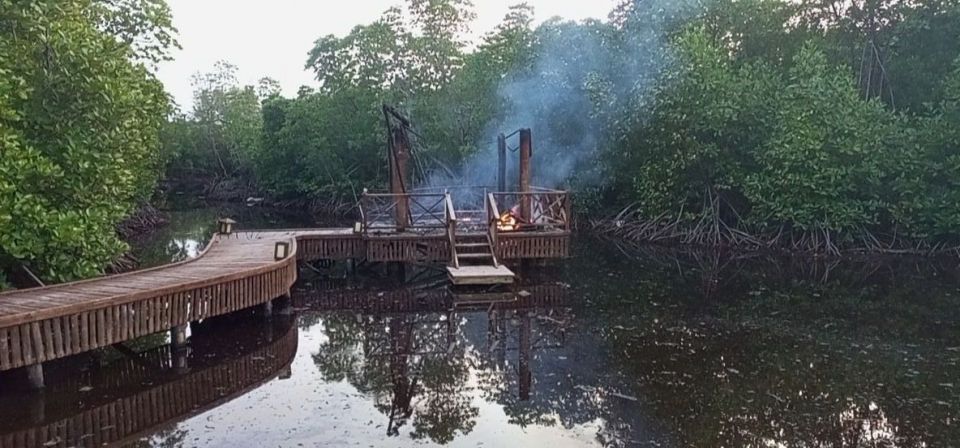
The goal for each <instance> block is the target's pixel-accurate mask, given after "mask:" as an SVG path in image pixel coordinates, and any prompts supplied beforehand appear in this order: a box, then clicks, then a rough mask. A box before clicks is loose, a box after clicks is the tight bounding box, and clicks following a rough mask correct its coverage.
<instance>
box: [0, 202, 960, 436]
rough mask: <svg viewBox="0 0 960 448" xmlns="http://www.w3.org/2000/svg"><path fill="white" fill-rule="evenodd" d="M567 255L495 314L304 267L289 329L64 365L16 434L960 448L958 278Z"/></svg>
mask: <svg viewBox="0 0 960 448" xmlns="http://www.w3.org/2000/svg"><path fill="white" fill-rule="evenodd" d="M206 213H209V211H204V212H197V215H196V216H199V217H198V218H196V222H197V223H202V222H208V221H210V219H209V217H210V215H209V214H206ZM251 213H253V212H251ZM185 216H186V215H185ZM269 220H270V219H268V221H269ZM277 224H278V226H284V225H285V224H286V223H282V222H281V223H277ZM292 224H296V223H292ZM181 225H185V227H183V228H181V227H180V226H181ZM201 225H203V224H196V223H193V224H191V223H190V221H189V220H186V219H184V220H182V222H181V221H179V220H176V218H175V221H174V225H173V226H171V227H170V228H169V229H168V230H166V231H165V232H166V233H164V234H158V235H157V237H156V239H155V240H153V241H154V242H155V243H156V245H155V246H154V247H166V248H168V249H169V250H167V251H166V252H164V253H167V254H169V255H171V258H175V257H177V256H181V255H180V254H181V253H182V252H183V251H182V250H181V251H178V250H175V248H180V247H184V246H187V245H185V244H183V241H188V240H194V241H198V242H199V241H202V239H203V235H205V234H206V232H205V230H199V226H201ZM181 229H182V230H181ZM175 241H179V242H175ZM144 247H145V249H144V250H152V249H149V245H145V246H144ZM574 252H575V256H574V257H573V258H572V259H570V260H567V261H565V262H560V263H553V264H552V266H551V267H547V268H540V269H534V270H530V271H527V273H526V278H525V279H524V281H523V284H522V285H521V286H519V287H517V288H516V290H515V291H513V292H511V293H509V294H505V295H499V296H497V295H486V296H478V295H453V294H450V293H447V292H446V291H445V289H444V286H443V282H442V275H440V274H439V272H436V271H431V270H414V271H413V272H410V273H408V277H409V278H408V283H407V284H406V285H403V286H399V285H396V282H395V281H386V280H383V279H382V278H381V277H380V276H381V275H382V273H381V272H379V271H378V270H377V269H375V268H372V267H371V268H368V269H363V268H362V269H360V272H359V276H357V277H354V278H350V279H347V278H339V277H341V272H342V269H340V268H339V267H337V266H334V267H332V268H330V269H326V268H324V267H320V268H319V269H318V270H319V273H318V272H315V271H314V270H311V269H303V270H302V273H301V274H302V276H303V278H302V281H301V282H300V284H299V285H298V288H297V291H296V293H295V297H294V299H293V302H294V310H295V312H294V314H293V315H291V316H277V317H274V318H273V319H272V320H270V321H267V320H265V319H264V318H262V317H261V316H257V315H255V313H243V315H238V316H230V317H228V318H226V319H217V320H215V321H212V322H207V323H205V324H204V325H202V326H197V327H196V329H195V330H194V331H193V335H192V336H191V346H192V351H191V352H190V354H189V356H188V358H187V359H173V357H171V355H170V353H169V352H167V351H165V350H166V349H165V348H164V347H163V346H159V347H157V348H152V349H151V348H144V349H143V350H144V354H142V355H141V358H142V362H137V361H132V360H130V359H129V358H122V357H120V358H117V360H115V361H113V362H105V361H100V362H99V363H93V362H86V363H84V364H83V365H84V366H85V367H84V368H83V370H82V374H79V375H78V374H76V372H77V371H78V370H77V368H76V366H75V365H70V366H67V365H64V366H63V367H62V368H61V371H59V373H58V371H57V368H58V367H59V366H51V369H50V370H51V373H50V374H49V376H50V377H51V383H52V384H51V387H50V388H49V390H48V391H47V392H46V394H45V395H43V396H33V397H29V396H24V395H20V394H17V393H13V392H9V393H7V394H6V395H5V396H4V399H5V400H6V401H4V402H2V403H0V404H2V407H0V409H4V410H5V412H4V414H8V418H4V419H0V434H17V436H18V437H20V436H23V437H26V435H24V434H42V435H43V436H39V435H38V436H35V437H36V439H35V440H36V442H37V443H35V444H34V446H43V445H44V444H45V443H49V444H48V445H47V446H72V445H92V444H100V443H119V444H128V445H133V446H360V447H369V446H374V447H380V446H384V447H417V446H436V445H447V446H458V447H460V446H467V447H478V446H482V447H501V446H522V447H549V448H561V447H590V446H596V447H602V446H613V447H633V446H637V447H647V446H650V447H673V446H678V447H687V446H691V447H721V446H727V447H741V446H743V447H795V446H798V447H894V446H896V447H949V446H957V445H960V429H958V422H957V418H958V415H960V412H958V411H960V409H958V408H960V326H958V323H960V306H958V305H960V290H958V287H960V278H958V272H960V271H958V267H957V264H956V261H954V260H946V261H939V262H930V261H919V262H918V261H915V260H905V259H900V260H886V261H859V262H858V261H846V262H843V263H809V262H797V261H794V262H791V261H789V260H773V259H741V260H737V259H731V258H729V257H718V256H712V255H699V256H697V255H690V254H687V255H680V254H677V253H672V252H656V253H654V252H642V251H638V250H635V249H631V250H626V249H621V248H618V247H617V246H615V245H613V244H610V243H607V242H602V241H597V240H592V239H590V238H588V237H579V238H576V239H575V244H574ZM158 257H160V256H159V255H158ZM327 273H329V275H325V274H327ZM64 364H66V363H64ZM91 365H93V366H94V367H90V366H91ZM145 366H149V368H147V367H145ZM12 409H15V411H11V410H12ZM71 425H73V426H71ZM43 428H46V430H47V432H46V433H43V432H42V431H43ZM51 428H74V429H73V430H71V431H72V432H70V431H66V432H63V431H62V432H60V433H54V432H50V431H51ZM0 440H4V439H2V438H0ZM0 444H4V443H0ZM4 446H6V445H5V444H4Z"/></svg>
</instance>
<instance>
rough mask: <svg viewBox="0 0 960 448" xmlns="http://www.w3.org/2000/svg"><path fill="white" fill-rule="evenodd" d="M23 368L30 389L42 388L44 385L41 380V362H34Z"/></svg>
mask: <svg viewBox="0 0 960 448" xmlns="http://www.w3.org/2000/svg"><path fill="white" fill-rule="evenodd" d="M24 369H26V370H27V384H29V385H30V388H31V389H43V388H44V387H45V386H46V384H45V382H44V380H43V364H34V365H31V366H27V367H24Z"/></svg>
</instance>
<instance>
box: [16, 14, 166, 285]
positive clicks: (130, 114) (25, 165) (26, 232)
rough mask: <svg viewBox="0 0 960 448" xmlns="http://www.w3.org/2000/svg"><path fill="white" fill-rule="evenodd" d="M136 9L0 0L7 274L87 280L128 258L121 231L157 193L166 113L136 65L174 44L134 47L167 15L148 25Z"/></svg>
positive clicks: (154, 85)
mask: <svg viewBox="0 0 960 448" xmlns="http://www.w3.org/2000/svg"><path fill="white" fill-rule="evenodd" d="M157 4H159V3H157ZM105 5H106V6H105ZM104 7H106V9H104ZM131 7H132V6H131V4H129V3H126V2H111V3H107V4H101V3H98V2H92V1H89V0H75V1H56V2H53V1H28V2H20V1H8V0H5V1H0V30H2V31H0V142H2V144H0V151H2V157H0V173H2V175H0V270H10V269H11V268H13V267H15V266H16V265H18V264H20V263H23V264H26V265H27V266H29V267H30V268H31V269H32V270H34V271H35V272H37V273H38V274H39V275H40V276H41V277H43V278H44V279H45V280H50V281H62V280H69V279H75V278H81V277H87V276H91V275H94V274H97V273H99V272H101V271H102V269H103V267H104V266H105V265H106V264H107V263H109V262H110V261H112V260H113V259H114V258H115V257H116V256H117V255H119V254H120V253H121V252H122V251H123V250H124V249H125V245H124V244H123V243H122V242H120V241H119V240H118V239H117V237H116V236H115V231H114V226H115V225H116V224H117V223H118V222H119V221H120V220H121V219H122V218H123V217H124V216H125V215H126V214H127V213H128V212H129V211H130V209H131V207H132V205H133V204H134V203H135V202H136V201H137V200H139V199H143V198H145V197H147V196H148V195H149V194H150V193H151V192H152V190H153V185H154V182H155V180H156V174H157V172H158V170H159V165H160V162H161V161H160V159H159V151H158V150H157V149H158V147H159V129H160V126H161V124H162V122H163V117H164V116H165V115H166V113H167V110H168V105H167V99H166V95H165V94H164V92H163V88H162V86H161V85H160V83H159V82H158V81H157V80H156V79H155V78H154V76H153V75H152V74H151V73H150V72H149V71H148V70H147V69H146V68H145V67H144V66H143V65H142V64H139V63H137V62H134V61H135V60H136V58H138V57H140V56H144V57H147V55H148V54H152V55H154V56H156V57H159V56H160V55H162V54H163V52H162V49H163V48H165V46H166V45H169V44H170V42H169V41H164V40H161V41H160V44H158V46H153V47H151V46H147V47H141V48H139V49H137V48H135V47H134V46H133V45H132V44H131V43H130V39H128V38H129V37H132V36H133V35H134V34H137V33H139V32H140V31H139V30H140V29H141V27H142V26H143V25H145V24H146V23H151V21H153V20H155V19H158V18H160V19H162V18H163V17H160V16H163V14H164V13H163V11H164V10H162V9H161V10H156V11H153V12H150V13H149V14H148V16H150V14H152V15H153V17H154V18H153V19H151V18H149V17H144V16H141V15H140V13H139V12H138V11H133V10H130V9H129V8H131ZM106 11H109V14H108V13H107V12H106ZM120 17H137V18H139V19H142V20H144V21H142V22H139V23H140V24H139V25H134V24H130V23H128V22H125V21H123V20H120V19H119V18H120ZM164 17H166V16H164ZM168 19H169V17H166V19H165V20H168ZM153 23H154V24H155V25H156V27H154V28H151V29H152V30H154V31H157V30H161V31H160V34H163V33H165V32H166V31H162V30H167V29H168V27H167V25H166V24H167V23H168V22H166V21H164V20H158V21H156V22H153ZM115 28H116V30H119V29H123V30H126V31H125V32H126V34H123V33H121V34H111V31H115ZM105 30H106V31H105ZM134 40H136V39H134ZM138 42H141V41H138Z"/></svg>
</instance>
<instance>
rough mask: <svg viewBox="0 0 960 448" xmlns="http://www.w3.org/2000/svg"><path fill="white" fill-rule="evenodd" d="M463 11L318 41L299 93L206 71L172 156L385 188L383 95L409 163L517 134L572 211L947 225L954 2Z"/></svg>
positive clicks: (482, 149) (286, 193)
mask: <svg viewBox="0 0 960 448" xmlns="http://www.w3.org/2000/svg"><path fill="white" fill-rule="evenodd" d="M473 17H474V14H473V12H472V5H471V3H470V2H469V1H467V0H408V1H406V2H405V3H404V4H403V5H401V6H398V7H394V8H391V9H388V10H387V11H385V12H384V13H383V15H382V16H381V17H380V18H379V19H378V20H376V21H375V22H373V23H370V24H367V25H360V26H357V27H355V28H354V29H353V30H352V31H351V32H350V33H349V34H347V35H346V36H342V37H337V36H325V37H322V38H320V39H318V40H317V41H316V42H315V43H314V47H313V49H312V50H311V51H310V53H309V55H308V59H307V61H306V67H307V68H308V69H310V70H313V72H314V73H315V76H316V79H317V80H318V81H319V87H318V88H317V89H316V90H312V89H308V88H303V89H302V90H301V92H300V94H299V95H298V96H297V97H296V98H282V97H280V96H279V94H278V93H279V88H278V86H277V85H276V84H275V83H271V82H270V81H263V82H261V83H260V84H259V85H258V86H256V87H252V86H251V87H241V86H239V85H238V83H237V82H236V79H235V76H234V70H235V68H233V67H232V66H229V65H226V64H224V65H221V66H219V67H218V68H217V70H216V71H215V72H214V73H213V74H210V75H206V76H201V77H198V78H197V82H196V87H197V94H196V105H195V109H194V111H193V113H192V116H190V117H189V118H187V117H178V118H176V119H174V120H173V121H172V122H171V123H170V125H169V126H168V128H167V130H166V135H168V137H169V138H165V142H166V146H167V148H168V150H167V151H168V152H170V153H173V154H176V155H177V156H175V157H174V163H173V164H171V167H172V168H171V171H172V172H176V171H177V170H178V169H179V170H180V171H182V172H193V173H206V174H205V175H206V176H211V177H218V178H219V177H228V176H248V177H255V178H256V179H257V180H258V181H259V184H260V186H261V187H263V188H264V189H266V190H268V191H269V192H270V193H272V194H273V195H275V196H279V197H287V198H294V197H307V198H309V199H323V200H330V201H331V202H351V201H352V200H353V199H354V198H355V196H356V194H357V192H358V191H360V190H361V189H362V188H377V187H379V186H380V185H382V184H383V183H384V182H385V181H386V176H385V174H384V172H385V170H384V166H385V164H386V161H385V155H384V153H385V150H384V135H383V126H382V115H381V112H380V107H381V105H382V104H384V103H387V104H391V105H396V106H397V107H398V108H399V109H400V110H402V111H403V112H404V113H405V114H407V115H408V116H409V117H410V118H411V119H412V121H413V123H414V124H415V125H416V127H417V135H418V137H417V139H416V142H415V144H416V147H417V148H416V149H417V154H418V158H419V160H418V162H419V164H420V165H419V166H418V167H419V168H423V169H421V170H420V171H419V172H418V174H421V175H424V176H430V175H431V174H432V173H431V171H433V172H434V173H437V172H443V173H458V172H459V173H464V177H471V176H472V175H473V174H475V173H472V171H477V170H479V169H488V168H489V167H478V165H476V164H475V162H476V161H477V159H478V157H479V158H481V159H482V156H483V154H485V153H486V152H489V151H490V149H491V147H492V145H493V142H492V138H493V136H494V135H495V134H496V133H497V132H500V131H505V130H509V129H515V128H516V127H521V126H522V127H531V128H533V129H534V131H535V133H536V136H537V137H536V141H537V144H536V147H537V149H536V153H535V154H536V157H539V159H538V163H541V164H545V163H547V164H549V165H546V166H548V167H549V168H547V169H541V170H538V171H536V174H535V175H536V176H537V177H539V178H540V179H541V180H543V179H547V183H548V184H549V185H567V186H570V187H572V188H573V189H574V190H576V191H577V193H578V200H579V201H578V207H577V208H578V209H580V210H591V211H596V210H597V209H602V208H603V207H604V206H610V205H615V206H622V205H627V204H634V206H635V210H639V212H640V213H641V214H642V215H643V216H644V217H647V218H649V219H655V218H659V219H662V220H666V219H669V220H670V221H669V222H676V223H684V224H692V225H696V223H701V222H706V220H713V221H712V222H716V223H721V222H722V223H723V224H724V225H729V226H732V227H734V228H737V229H738V230H749V231H760V232H771V233H772V232H778V231H779V230H780V229H785V230H787V231H797V232H800V233H809V232H814V233H818V232H822V233H823V234H829V235H837V236H840V237H841V238H846V239H847V241H850V239H851V238H854V237H857V238H859V237H860V236H861V234H863V233H864V231H868V232H881V233H887V234H889V235H907V236H910V237H914V238H926V239H936V240H948V239H958V238H960V234H958V231H957V228H958V226H960V214H958V212H956V210H958V209H960V207H957V205H958V203H960V197H958V196H957V195H956V193H955V192H956V191H957V190H958V188H956V187H957V186H958V183H960V178H958V177H957V175H956V174H955V173H956V172H957V168H960V156H958V155H957V154H956V148H957V147H958V144H960V135H957V131H956V130H955V129H954V127H955V126H953V125H952V124H953V123H956V122H957V121H958V120H960V100H958V99H957V98H960V69H958V68H956V67H953V68H951V65H950V62H951V61H953V60H954V59H956V58H957V57H958V56H960V44H958V42H960V40H958V39H954V38H952V37H957V36H960V20H956V19H957V18H958V17H960V2H958V1H956V0H942V1H936V2H913V1H902V0H879V1H871V2H849V1H843V0H805V1H800V2H791V1H785V0H716V1H712V2H702V1H699V0H683V1H674V2H667V1H643V2H639V1H633V0H623V1H621V2H619V5H618V6H617V7H616V8H615V9H614V10H613V11H612V12H611V14H610V17H609V20H607V21H597V20H587V21H583V22H564V21H562V20H559V19H551V20H547V21H545V22H543V23H542V24H541V25H539V26H537V27H536V28H534V27H532V23H533V11H532V9H531V8H530V7H529V6H527V5H525V4H520V5H517V6H514V7H512V8H511V9H510V11H509V13H508V14H507V16H506V17H505V18H504V20H503V21H502V22H501V24H500V25H499V26H498V27H497V28H496V29H495V30H493V31H492V32H491V33H488V34H487V35H486V36H484V37H483V38H482V39H481V40H480V41H479V42H477V43H476V45H470V43H469V42H467V41H466V40H464V36H465V35H466V32H467V31H468V25H469V23H470V21H471V20H472V18H473ZM916 67H921V68H922V70H917V69H916ZM422 165H427V167H425V168H424V167H423V166H422ZM480 165H482V163H481V164H480ZM476 177H482V176H476ZM468 180H469V181H472V180H474V179H472V178H471V179H468ZM895 239H896V238H894V240H895Z"/></svg>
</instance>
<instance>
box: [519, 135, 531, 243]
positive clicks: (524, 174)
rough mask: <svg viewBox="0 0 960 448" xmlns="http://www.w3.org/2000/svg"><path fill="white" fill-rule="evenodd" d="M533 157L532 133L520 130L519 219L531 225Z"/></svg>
mask: <svg viewBox="0 0 960 448" xmlns="http://www.w3.org/2000/svg"><path fill="white" fill-rule="evenodd" d="M532 157H533V133H532V132H531V131H530V129H521V130H520V217H521V218H523V221H524V222H525V223H527V224H532V222H531V221H532V218H533V216H532V215H533V207H532V204H531V196H530V178H531V176H532V173H531V166H530V165H531V164H530V159H531V158H532Z"/></svg>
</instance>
